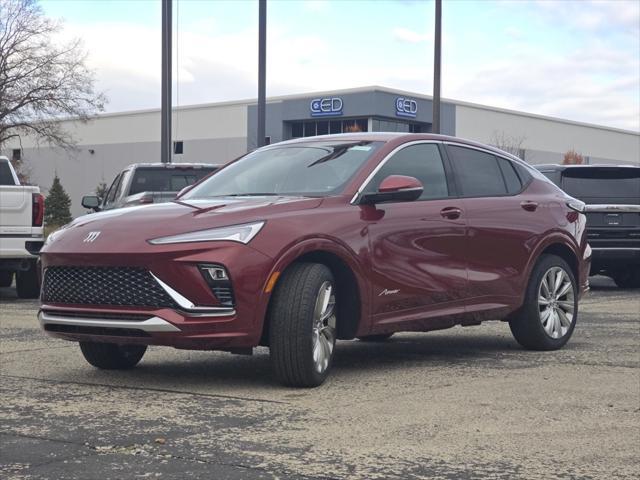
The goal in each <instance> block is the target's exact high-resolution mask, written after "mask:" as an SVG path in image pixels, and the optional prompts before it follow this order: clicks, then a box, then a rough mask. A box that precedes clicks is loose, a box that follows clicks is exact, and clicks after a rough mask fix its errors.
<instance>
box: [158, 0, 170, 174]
mask: <svg viewBox="0 0 640 480" xmlns="http://www.w3.org/2000/svg"><path fill="white" fill-rule="evenodd" d="M172 1H173V0H161V2H162V73H161V75H162V80H161V86H160V90H161V93H160V95H161V102H160V105H161V108H160V161H161V162H162V163H171V103H172V102H171V35H172V21H171V2H172Z"/></svg>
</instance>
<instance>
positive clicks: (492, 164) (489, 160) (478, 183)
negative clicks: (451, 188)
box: [447, 145, 507, 197]
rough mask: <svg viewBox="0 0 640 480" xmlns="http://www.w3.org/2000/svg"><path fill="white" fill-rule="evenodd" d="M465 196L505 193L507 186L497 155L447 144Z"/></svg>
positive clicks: (488, 195) (489, 195) (491, 195)
mask: <svg viewBox="0 0 640 480" xmlns="http://www.w3.org/2000/svg"><path fill="white" fill-rule="evenodd" d="M447 151H448V152H449V156H450V157H451V161H452V163H453V166H454V168H455V173H456V178H457V179H458V184H459V185H460V188H461V190H462V196H464V197H493V196H499V195H505V194H506V193H507V187H506V184H505V181H504V180H503V177H502V172H501V171H500V167H499V166H498V160H497V159H496V157H494V156H493V155H491V154H489V153H485V152H481V151H479V150H473V149H471V148H465V147H458V146H454V145H447Z"/></svg>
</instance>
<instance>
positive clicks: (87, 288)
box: [42, 266, 177, 308]
mask: <svg viewBox="0 0 640 480" xmlns="http://www.w3.org/2000/svg"><path fill="white" fill-rule="evenodd" d="M42 301H43V302H48V303H68V304H75V305H117V306H131V307H155V308H161V307H166V308H175V307H176V306H177V305H176V304H175V303H174V302H173V300H172V299H171V297H169V295H168V294H167V293H166V292H165V291H164V290H163V289H162V287H160V285H158V283H157V282H156V281H155V280H154V279H153V277H152V276H151V273H149V271H147V270H145V269H142V268H135V267H66V266H65V267H49V268H47V269H46V270H45V272H44V279H43V282H42Z"/></svg>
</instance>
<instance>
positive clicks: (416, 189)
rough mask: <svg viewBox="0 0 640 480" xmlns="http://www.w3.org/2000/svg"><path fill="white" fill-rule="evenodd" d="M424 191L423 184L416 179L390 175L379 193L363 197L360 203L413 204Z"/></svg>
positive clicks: (366, 194) (380, 187) (381, 185)
mask: <svg viewBox="0 0 640 480" xmlns="http://www.w3.org/2000/svg"><path fill="white" fill-rule="evenodd" d="M423 191H424V187H423V186H422V183H420V180H418V179H417V178H415V177H408V176H405V175H389V176H388V177H387V178H385V179H384V180H382V182H381V183H380V186H379V187H378V191H377V192H375V193H365V194H364V195H362V197H361V199H360V203H364V204H370V205H372V204H376V203H384V202H412V201H414V200H417V199H418V198H420V195H422V192H423Z"/></svg>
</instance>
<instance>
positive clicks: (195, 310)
mask: <svg viewBox="0 0 640 480" xmlns="http://www.w3.org/2000/svg"><path fill="white" fill-rule="evenodd" d="M149 273H151V276H152V277H153V279H154V280H155V281H156V282H158V285H160V286H161V287H162V288H163V289H164V291H165V292H167V293H168V294H169V296H170V297H171V298H172V299H173V301H174V302H176V303H177V304H178V306H179V307H180V309H181V310H183V311H184V312H185V313H187V314H198V316H210V317H226V316H230V315H235V313H236V310H235V309H234V308H231V307H198V306H196V305H195V304H194V303H193V302H192V301H191V300H189V299H188V298H187V297H185V296H184V295H182V294H180V293H179V292H176V291H175V290H174V289H173V288H171V287H170V286H169V285H167V284H166V283H164V282H163V281H162V280H160V279H159V278H158V277H156V276H155V275H154V274H153V272H149Z"/></svg>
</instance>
